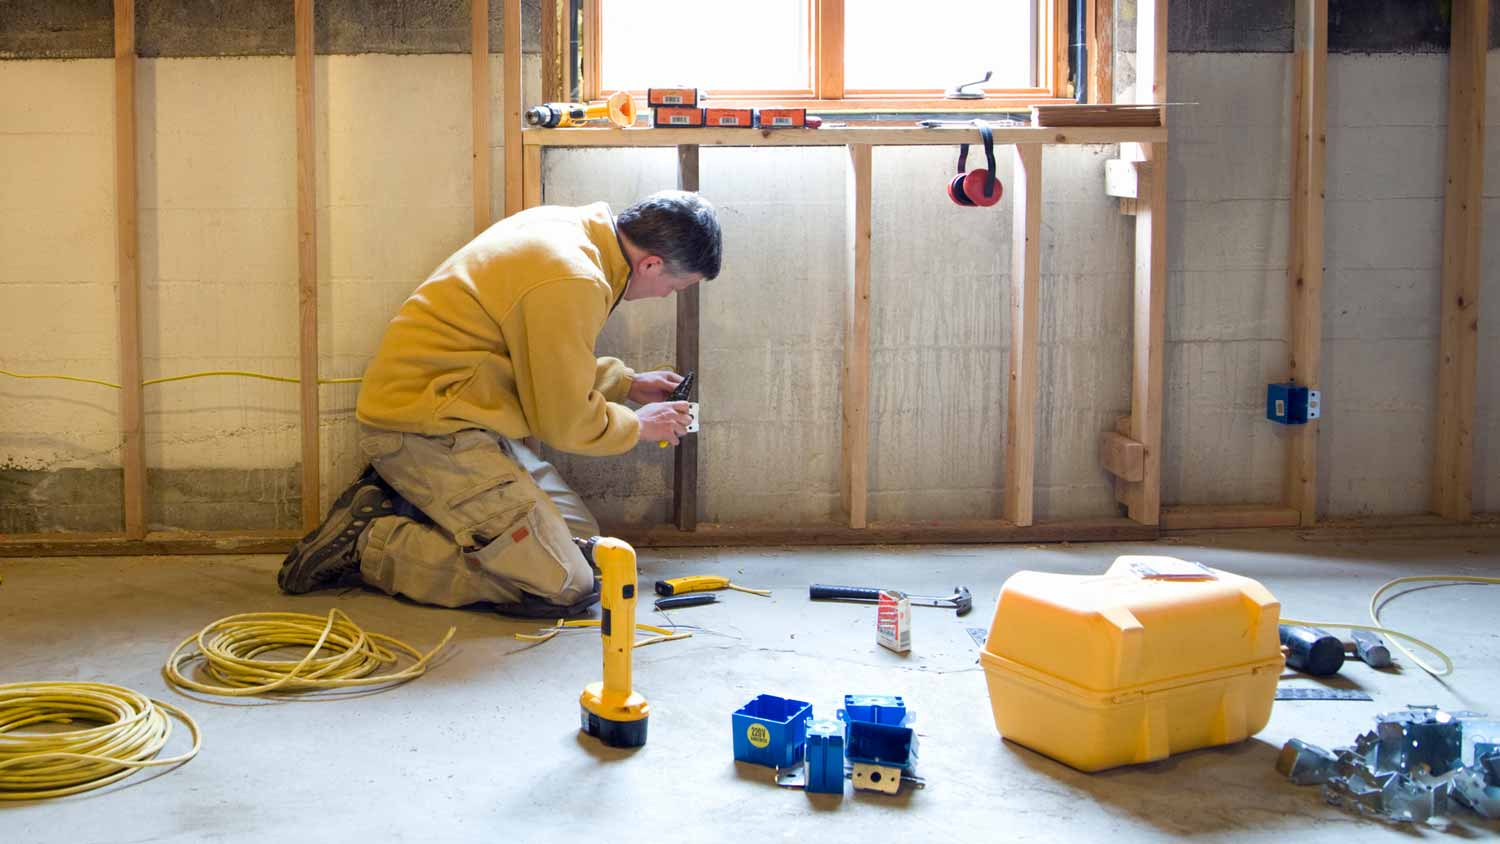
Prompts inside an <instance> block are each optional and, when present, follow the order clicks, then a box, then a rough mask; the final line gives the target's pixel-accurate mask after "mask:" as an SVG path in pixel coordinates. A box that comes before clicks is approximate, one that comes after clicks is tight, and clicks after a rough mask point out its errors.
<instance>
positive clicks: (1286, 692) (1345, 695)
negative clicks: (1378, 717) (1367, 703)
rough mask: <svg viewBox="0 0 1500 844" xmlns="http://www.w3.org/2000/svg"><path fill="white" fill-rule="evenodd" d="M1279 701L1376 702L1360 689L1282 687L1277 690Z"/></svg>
mask: <svg viewBox="0 0 1500 844" xmlns="http://www.w3.org/2000/svg"><path fill="white" fill-rule="evenodd" d="M1276 699H1277V700H1374V698H1372V697H1370V696H1369V694H1367V693H1365V692H1362V691H1360V690H1358V689H1301V688H1298V689H1293V688H1287V687H1286V686H1280V687H1278V688H1277V689H1276Z"/></svg>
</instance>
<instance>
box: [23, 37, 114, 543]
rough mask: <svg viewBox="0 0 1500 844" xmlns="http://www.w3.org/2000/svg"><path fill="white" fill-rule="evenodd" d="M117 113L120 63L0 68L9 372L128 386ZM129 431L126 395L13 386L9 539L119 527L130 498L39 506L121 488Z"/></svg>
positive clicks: (83, 387)
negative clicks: (95, 488)
mask: <svg viewBox="0 0 1500 844" xmlns="http://www.w3.org/2000/svg"><path fill="white" fill-rule="evenodd" d="M113 103H114V73H113V69H112V68H111V65H110V63H109V62H106V61H98V60H95V61H71V62H63V61H28V62H0V338H3V340H0V368H4V369H9V370H15V371H20V372H56V373H62V374H66V375H73V376H78V377H85V378H103V379H105V380H108V381H118V380H119V367H118V366H117V364H116V351H115V350H116V347H117V344H118V338H117V335H116V333H115V325H116V319H115V314H116V307H117V306H116V301H115V237H114V232H115V204H114V197H115V192H114V105H113ZM119 430H120V421H119V394H118V393H117V392H116V391H114V390H110V389H106V388H103V387H98V386H94V385H90V384H75V383H67V382H61V381H53V382H41V381H17V380H12V379H8V378H0V532H12V531H23V530H33V529H41V528H46V527H65V526H73V525H77V526H78V527H76V528H74V529H79V530H112V529H117V528H118V527H119V526H120V524H121V514H120V507H119V503H118V496H116V498H115V500H114V501H109V500H108V499H103V500H100V501H98V502H97V505H96V506H88V505H84V504H83V502H81V501H80V502H78V504H76V505H74V506H73V508H72V509H70V510H67V512H64V509H65V508H63V507H60V506H59V507H57V508H53V507H51V506H47V507H41V506H39V504H38V502H42V501H46V502H55V503H57V504H59V505H61V504H63V503H64V502H67V501H68V500H69V499H70V498H73V496H71V495H66V494H64V495H60V496H59V495H53V494H52V493H51V491H50V490H49V485H50V487H51V488H52V489H56V488H60V487H68V488H73V489H77V488H78V487H77V485H76V484H75V483H74V482H73V477H75V476H76V475H77V472H76V471H75V470H79V469H85V468H86V469H96V470H99V471H100V472H101V474H105V475H108V474H112V475H113V477H114V485H115V488H116V489H118V487H119V474H120V473H119V468H118V467H119V465H120V450H119V442H120V438H119ZM111 467H113V468H111ZM65 472H73V474H72V475H69V476H67V477H65V476H64V475H63V474H61V473H65Z"/></svg>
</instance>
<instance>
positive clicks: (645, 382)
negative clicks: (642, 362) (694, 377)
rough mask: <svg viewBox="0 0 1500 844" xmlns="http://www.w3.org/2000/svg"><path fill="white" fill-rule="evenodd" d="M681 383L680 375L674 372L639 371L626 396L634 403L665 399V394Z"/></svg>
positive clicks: (667, 394)
mask: <svg viewBox="0 0 1500 844" xmlns="http://www.w3.org/2000/svg"><path fill="white" fill-rule="evenodd" d="M681 383H682V376H681V375H678V374H677V373H675V372H666V371H662V372H641V373H637V374H636V376H635V380H634V381H633V382H631V384H630V393H629V394H628V398H629V399H630V400H631V401H633V402H635V403H636V404H650V403H652V402H659V401H666V400H667V396H670V395H671V394H672V391H673V390H675V389H677V385H678V384H681Z"/></svg>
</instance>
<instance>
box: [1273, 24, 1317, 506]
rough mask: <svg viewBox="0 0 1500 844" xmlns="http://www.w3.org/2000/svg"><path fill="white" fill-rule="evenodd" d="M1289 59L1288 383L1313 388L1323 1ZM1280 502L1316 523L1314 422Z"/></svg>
mask: <svg viewBox="0 0 1500 844" xmlns="http://www.w3.org/2000/svg"><path fill="white" fill-rule="evenodd" d="M1296 39H1297V40H1296V49H1295V52H1294V53H1293V54H1292V62H1293V65H1292V67H1293V71H1294V72H1293V74H1292V208H1291V226H1292V231H1291V237H1290V239H1289V241H1288V245H1287V262H1288V272H1287V276H1288V282H1289V284H1290V287H1291V289H1290V291H1289V295H1288V301H1289V305H1290V308H1291V314H1290V322H1291V341H1292V348H1291V379H1292V380H1293V381H1295V382H1296V383H1298V384H1300V385H1303V386H1306V387H1309V388H1312V389H1318V383H1319V382H1318V370H1319V367H1320V358H1321V357H1322V346H1323V261H1324V255H1323V223H1324V220H1323V167H1324V162H1325V160H1326V154H1327V98H1328V72H1327V71H1328V0H1297V35H1296ZM1289 435H1290V437H1291V439H1290V441H1289V442H1288V443H1287V467H1286V473H1285V476H1284V477H1285V500H1286V504H1287V506H1288V507H1291V508H1292V509H1294V510H1296V511H1297V512H1298V514H1299V518H1300V520H1301V523H1302V525H1303V526H1308V525H1312V524H1314V523H1316V522H1317V520H1318V421H1317V420H1316V419H1314V420H1310V421H1309V422H1307V424H1305V425H1299V426H1297V427H1296V428H1294V429H1292V430H1291V431H1290V432H1289Z"/></svg>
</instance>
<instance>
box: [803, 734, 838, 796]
mask: <svg viewBox="0 0 1500 844" xmlns="http://www.w3.org/2000/svg"><path fill="white" fill-rule="evenodd" d="M805 764H806V766H807V767H806V769H805V770H806V774H807V779H806V785H804V786H803V788H805V789H806V790H807V791H810V792H813V793H816V794H843V793H844V725H843V724H840V723H839V722H837V721H809V722H807V756H806V762H805Z"/></svg>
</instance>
